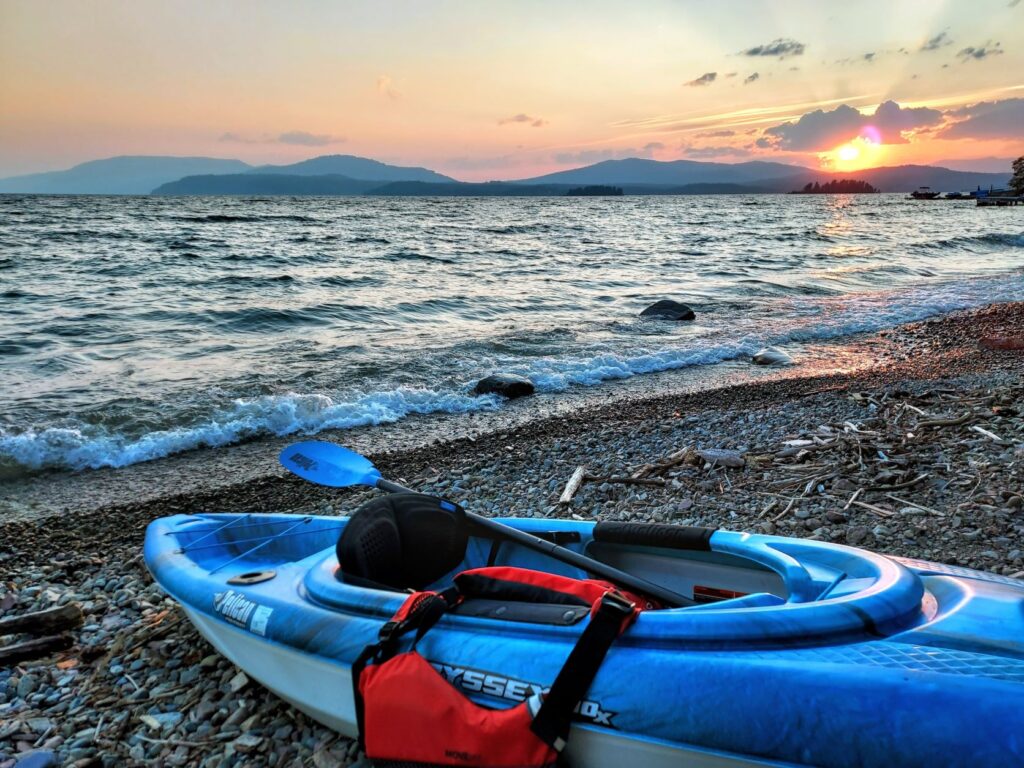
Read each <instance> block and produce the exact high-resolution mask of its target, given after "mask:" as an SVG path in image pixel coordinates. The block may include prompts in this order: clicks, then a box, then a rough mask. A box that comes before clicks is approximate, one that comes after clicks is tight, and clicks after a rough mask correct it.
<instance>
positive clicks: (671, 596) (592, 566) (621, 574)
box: [377, 477, 696, 608]
mask: <svg viewBox="0 0 1024 768" xmlns="http://www.w3.org/2000/svg"><path fill="white" fill-rule="evenodd" d="M377 487H378V488H380V489H381V490H382V491H387V492H388V493H414V491H412V490H410V489H409V488H406V487H404V486H401V485H399V484H398V483H393V482H391V481H390V480H385V479H384V478H383V477H382V478H380V479H378V480H377ZM465 515H466V517H467V518H469V519H470V520H471V521H473V523H474V525H476V526H478V527H480V528H483V529H485V530H487V531H490V532H491V533H494V534H495V535H497V536H500V537H501V538H503V539H507V540H509V541H514V542H515V543H516V544H521V545H522V546H524V547H526V548H527V549H532V550H534V551H536V552H540V553H541V554H544V555H547V556H548V557H551V558H553V559H554V560H558V561H560V562H563V563H567V564H568V565H573V566H575V567H577V568H580V569H582V570H584V571H587V572H588V573H592V574H594V575H595V576H600V577H601V578H603V579H607V580H608V581H610V582H612V583H614V584H617V585H619V586H620V587H625V588H627V589H629V590H630V591H632V592H636V593H638V594H641V595H644V596H646V597H651V598H654V599H655V600H657V601H658V602H659V603H661V604H662V605H666V606H670V607H672V608H682V607H686V606H691V605H696V603H694V601H693V600H691V599H690V598H688V597H683V596H682V595H680V594H678V593H676V592H673V591H672V590H670V589H665V588H664V587H661V586H658V585H657V584H652V583H651V582H649V581H647V580H646V579H641V578H639V577H638V576H633V575H632V574H629V573H626V572H625V571H620V570H619V569H618V568H614V567H612V566H610V565H606V564H605V563H602V562H600V561H598V560H594V559H592V558H589V557H585V556H584V555H581V554H579V553H577V552H573V551H572V550H571V549H566V548H565V547H562V546H559V545H558V544H555V543H554V542H553V541H547V540H545V539H542V538H540V537H538V536H533V535H531V534H529V533H526V532H525V531H520V530H518V529H516V528H513V527H512V526H510V525H504V524H503V523H499V522H498V521H497V520H491V519H490V518H487V517H481V516H480V515H477V514H475V513H473V512H466V513H465Z"/></svg>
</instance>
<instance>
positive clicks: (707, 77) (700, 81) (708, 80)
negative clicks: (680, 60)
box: [683, 72, 718, 88]
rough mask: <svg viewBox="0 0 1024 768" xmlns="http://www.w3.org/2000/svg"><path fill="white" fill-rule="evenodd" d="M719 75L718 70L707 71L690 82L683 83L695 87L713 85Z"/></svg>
mask: <svg viewBox="0 0 1024 768" xmlns="http://www.w3.org/2000/svg"><path fill="white" fill-rule="evenodd" d="M717 77H718V73H717V72H705V73H704V74H703V75H701V76H700V77H698V78H697V79H696V80H691V81H690V82H688V83H683V85H688V86H690V87H691V88H693V87H700V86H702V85H711V84H712V83H713V82H715V79H716V78H717Z"/></svg>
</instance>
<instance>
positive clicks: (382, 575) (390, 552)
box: [337, 493, 469, 590]
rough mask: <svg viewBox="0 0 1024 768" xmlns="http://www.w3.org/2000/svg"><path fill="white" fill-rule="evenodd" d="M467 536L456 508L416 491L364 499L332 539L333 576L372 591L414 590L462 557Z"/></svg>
mask: <svg viewBox="0 0 1024 768" xmlns="http://www.w3.org/2000/svg"><path fill="white" fill-rule="evenodd" d="M468 540H469V535H468V532H467V529H466V517H465V513H464V512H463V511H462V508H461V507H459V506H458V505H457V504H453V503H452V502H450V501H446V500H445V499H439V498H437V497H436V496H427V495H425V494H421V493H393V494H389V495H387V496H380V497H378V498H376V499H373V500H371V501H368V502H367V503H366V504H364V505H363V506H362V507H360V508H359V510H358V511H357V512H356V513H355V514H354V515H352V519H351V520H349V522H348V524H347V525H346V526H345V528H344V530H343V531H342V533H341V537H340V538H339V539H338V546H337V554H338V564H339V565H340V566H341V568H340V571H339V573H338V577H339V578H340V579H342V580H343V581H344V582H346V583H348V584H358V585H360V586H369V587H375V588H377V589H396V590H404V589H414V590H420V589H423V588H424V587H426V586H428V585H430V584H433V583H434V582H435V581H437V580H438V579H440V578H441V577H442V576H444V575H445V574H446V573H448V572H450V571H451V570H453V569H454V568H455V567H456V566H457V565H459V563H461V562H462V561H463V560H464V559H465V557H466V546H467V543H468Z"/></svg>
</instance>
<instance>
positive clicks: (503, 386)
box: [473, 373, 534, 399]
mask: <svg viewBox="0 0 1024 768" xmlns="http://www.w3.org/2000/svg"><path fill="white" fill-rule="evenodd" d="M533 390H534V387H533V382H532V381H530V380H529V379H527V378H526V377H525V376H516V375H515V374H513V373H496V374H494V375H493V376H488V377H487V378H485V379H480V381H478V382H477V383H476V386H475V387H474V388H473V392H474V393H476V394H478V395H489V394H496V395H503V396H505V397H507V398H509V399H511V398H515V397H525V396H526V395H532V394H533Z"/></svg>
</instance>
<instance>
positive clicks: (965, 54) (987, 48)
mask: <svg viewBox="0 0 1024 768" xmlns="http://www.w3.org/2000/svg"><path fill="white" fill-rule="evenodd" d="M1002 53H1003V47H1002V45H1001V44H1000V43H993V42H992V41H991V40H988V41H986V42H985V43H984V44H982V45H979V46H973V45H969V46H967V47H966V48H962V49H961V50H960V51H958V52H957V54H956V55H957V58H959V59H963V60H964V61H970V60H971V59H974V60H975V61H981V60H982V59H987V58H988V57H989V56H1001V55H1002Z"/></svg>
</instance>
